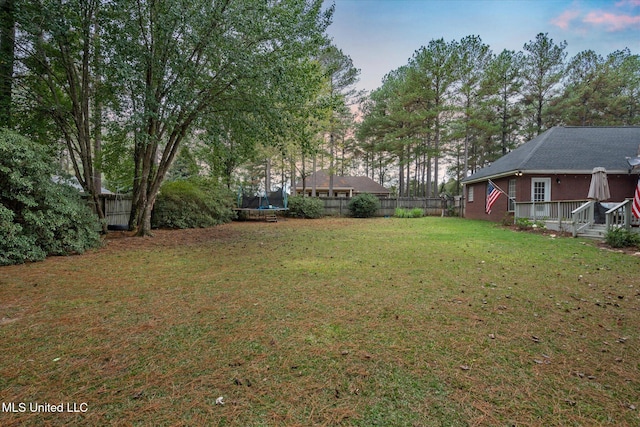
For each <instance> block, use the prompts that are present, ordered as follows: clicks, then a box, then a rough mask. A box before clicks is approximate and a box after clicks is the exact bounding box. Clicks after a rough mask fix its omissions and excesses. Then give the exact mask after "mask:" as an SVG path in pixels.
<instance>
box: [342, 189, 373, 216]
mask: <svg viewBox="0 0 640 427" xmlns="http://www.w3.org/2000/svg"><path fill="white" fill-rule="evenodd" d="M378 209H380V199H378V198H377V197H376V196H374V195H373V194H369V193H362V194H358V195H357V196H355V197H353V198H352V199H351V200H350V201H349V212H351V216H352V217H355V218H369V217H372V216H374V215H375V214H376V211H377V210H378Z"/></svg>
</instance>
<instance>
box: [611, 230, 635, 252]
mask: <svg viewBox="0 0 640 427" xmlns="http://www.w3.org/2000/svg"><path fill="white" fill-rule="evenodd" d="M604 241H605V242H606V243H607V245H609V246H611V247H613V248H626V247H629V246H638V245H640V234H637V233H634V232H632V231H631V230H627V229H626V228H611V229H609V230H608V231H607V234H605V236H604Z"/></svg>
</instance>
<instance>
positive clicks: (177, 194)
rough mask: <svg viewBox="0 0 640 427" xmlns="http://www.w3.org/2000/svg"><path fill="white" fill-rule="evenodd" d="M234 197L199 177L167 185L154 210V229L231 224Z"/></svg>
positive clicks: (161, 190) (152, 220)
mask: <svg viewBox="0 0 640 427" xmlns="http://www.w3.org/2000/svg"><path fill="white" fill-rule="evenodd" d="M233 201H234V199H233V194H231V192H230V191H229V190H227V189H225V188H222V187H220V186H218V185H217V183H215V182H214V181H212V180H210V179H206V178H201V177H194V178H189V179H184V180H178V181H171V182H166V183H164V184H163V185H162V187H161V188H160V193H159V194H158V199H157V200H156V203H155V205H154V208H153V214H152V216H151V226H152V227H153V228H203V227H213V226H214V225H218V224H223V223H225V222H229V221H231V219H232V218H233V210H232V207H233Z"/></svg>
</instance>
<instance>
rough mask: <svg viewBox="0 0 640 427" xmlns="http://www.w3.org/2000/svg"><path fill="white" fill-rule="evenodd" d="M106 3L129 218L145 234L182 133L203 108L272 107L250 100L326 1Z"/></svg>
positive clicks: (198, 120) (273, 76)
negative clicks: (121, 91)
mask: <svg viewBox="0 0 640 427" xmlns="http://www.w3.org/2000/svg"><path fill="white" fill-rule="evenodd" d="M115 4H116V5H117V6H118V12H119V13H120V15H119V16H120V19H118V20H116V21H114V23H113V24H112V25H114V26H115V28H114V29H112V30H111V31H110V34H112V36H113V38H112V39H110V40H109V41H110V46H112V49H113V50H114V61H113V62H114V67H115V69H117V70H118V72H119V74H120V75H121V79H120V80H121V81H123V82H125V83H126V84H127V91H126V92H127V96H126V97H123V98H122V99H121V103H122V105H123V106H124V107H125V108H127V109H130V110H131V111H134V112H136V113H135V114H133V115H132V116H131V117H130V120H129V128H130V129H132V130H133V132H134V161H135V176H134V186H133V198H134V199H133V202H134V208H133V210H132V221H131V223H132V224H133V225H134V226H135V227H136V228H137V230H138V234H140V235H144V234H148V233H149V232H150V226H151V222H150V221H151V211H152V208H153V205H154V203H155V200H156V197H157V194H158V190H159V189H160V185H161V184H162V181H163V179H164V177H165V175H166V173H167V171H168V169H169V167H170V166H171V163H172V162H173V160H174V158H175V156H176V154H177V152H178V148H179V147H180V144H181V143H182V142H183V140H184V138H185V137H186V136H187V135H188V134H189V133H191V132H193V131H194V130H196V129H198V128H199V125H204V124H205V119H206V118H207V117H211V116H213V117H215V116H216V115H217V114H221V113H222V114H223V115H224V112H225V111H232V110H234V109H236V108H237V107H239V106H240V107H244V108H242V109H241V111H244V114H245V117H247V118H253V119H256V118H258V119H259V118H264V117H268V116H269V115H268V113H269V112H272V110H273V108H275V106H272V108H271V110H267V111H266V112H265V111H260V110H257V109H256V108H255V106H252V103H254V104H253V105H256V102H257V101H258V100H260V99H265V98H268V95H269V93H270V91H271V89H272V88H273V87H274V85H277V84H278V82H277V76H278V73H284V74H286V71H287V70H286V66H287V65H288V64H291V61H293V60H294V59H296V58H297V59H303V58H305V57H308V56H309V55H310V54H311V53H312V52H314V50H315V49H317V47H318V46H319V45H320V44H321V43H322V42H323V36H322V33H323V31H324V29H325V28H326V26H327V25H328V23H329V20H330V16H331V13H332V8H330V9H329V10H327V11H324V12H323V11H322V2H321V1H320V0H309V1H305V0H294V1H288V2H281V3H265V2H262V1H244V2H232V1H229V0H226V1H220V2H210V1H204V0H197V1H195V2H194V1H193V0H189V1H187V0H182V1H168V0H161V1H137V2H131V1H125V0H120V1H116V2H115ZM132 41H134V42H132ZM257 104H258V105H260V103H257ZM265 113H266V114H265ZM227 117H228V114H227ZM265 120H266V119H265ZM268 122H269V124H274V123H273V122H271V121H268Z"/></svg>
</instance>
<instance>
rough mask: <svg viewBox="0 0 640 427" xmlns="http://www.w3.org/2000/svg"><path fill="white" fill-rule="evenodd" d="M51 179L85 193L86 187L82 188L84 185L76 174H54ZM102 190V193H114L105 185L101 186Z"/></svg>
mask: <svg viewBox="0 0 640 427" xmlns="http://www.w3.org/2000/svg"><path fill="white" fill-rule="evenodd" d="M51 180H52V181H53V182H55V183H56V184H66V185H68V186H70V187H73V188H75V189H76V190H78V191H79V192H81V193H84V188H82V185H80V182H79V181H78V178H76V177H75V176H70V177H62V176H58V175H54V176H52V177H51ZM100 192H101V193H102V194H113V193H112V192H111V191H109V190H107V189H106V188H104V187H101V188H100Z"/></svg>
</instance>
